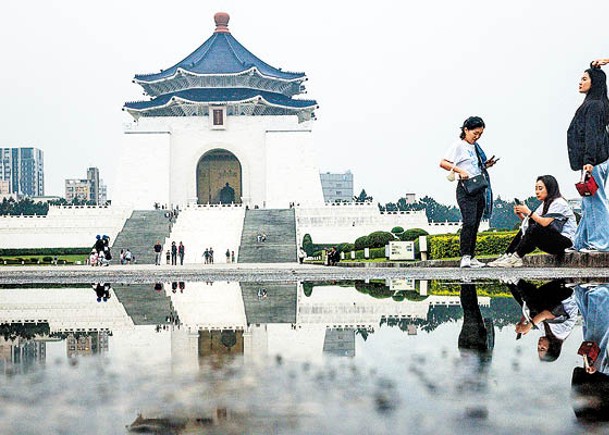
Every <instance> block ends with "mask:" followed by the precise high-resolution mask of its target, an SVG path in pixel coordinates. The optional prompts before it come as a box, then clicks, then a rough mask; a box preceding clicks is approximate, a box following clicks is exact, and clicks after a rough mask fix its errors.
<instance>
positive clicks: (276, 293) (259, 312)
mask: <svg viewBox="0 0 609 435" xmlns="http://www.w3.org/2000/svg"><path fill="white" fill-rule="evenodd" d="M240 285H241V294H242V295H243V304H244V305H245V317H246V319H247V323H248V324H249V325H251V324H258V323H296V295H297V289H296V284H281V283H251V282H247V283H243V282H242V283H241V284H240ZM261 289H265V290H266V294H267V296H266V298H258V290H261Z"/></svg>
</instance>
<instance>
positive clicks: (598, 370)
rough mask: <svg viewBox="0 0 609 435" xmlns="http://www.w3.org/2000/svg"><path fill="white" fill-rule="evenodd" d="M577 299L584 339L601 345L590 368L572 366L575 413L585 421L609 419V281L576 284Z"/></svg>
mask: <svg viewBox="0 0 609 435" xmlns="http://www.w3.org/2000/svg"><path fill="white" fill-rule="evenodd" d="M575 300H576V301H577V305H578V307H579V309H580V311H581V313H582V317H583V333H584V340H586V341H594V342H595V343H596V344H598V346H599V347H600V350H601V351H600V353H599V356H598V358H597V360H596V361H595V362H594V364H593V365H592V366H590V367H589V368H588V369H584V368H581V367H576V368H575V369H573V377H572V379H571V388H572V391H573V396H574V399H575V400H574V401H573V408H574V410H575V415H576V416H577V418H578V419H580V420H585V421H608V420H609V376H608V375H609V358H607V357H608V344H609V284H600V285H597V286H594V287H588V286H576V287H575Z"/></svg>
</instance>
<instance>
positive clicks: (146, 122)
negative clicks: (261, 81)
mask: <svg viewBox="0 0 609 435" xmlns="http://www.w3.org/2000/svg"><path fill="white" fill-rule="evenodd" d="M310 140H311V123H310V122H304V123H300V124H299V123H298V119H297V117H296V116H228V117H226V124H225V125H224V128H223V129H217V128H212V126H211V125H210V120H209V117H199V116H193V117H151V118H140V119H139V121H138V122H136V123H133V124H130V125H129V127H127V128H126V129H125V134H124V140H123V146H122V151H121V153H122V154H121V158H120V163H119V167H118V176H117V184H116V188H115V190H116V192H115V194H114V195H113V204H114V205H117V206H119V207H121V206H126V207H130V208H133V209H151V208H152V207H153V205H154V203H159V204H166V205H169V206H172V205H173V206H176V205H179V206H184V205H186V204H188V203H193V202H196V201H197V165H198V163H199V160H200V159H201V157H202V156H203V155H205V154H206V153H207V152H209V151H212V150H226V151H229V152H230V153H232V154H233V155H234V156H235V157H236V158H237V159H238V161H239V163H240V164H241V183H242V198H241V200H242V203H243V204H244V205H248V206H250V207H254V206H255V205H257V206H259V207H261V208H288V207H289V204H290V203H299V204H302V205H304V204H308V205H312V206H319V205H321V204H323V195H322V190H321V182H320V180H319V170H318V168H317V163H316V159H315V158H314V156H313V154H312V151H311V146H310Z"/></svg>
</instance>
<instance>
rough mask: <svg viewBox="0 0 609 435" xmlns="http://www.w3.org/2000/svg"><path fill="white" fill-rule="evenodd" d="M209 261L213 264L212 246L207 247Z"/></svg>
mask: <svg viewBox="0 0 609 435" xmlns="http://www.w3.org/2000/svg"><path fill="white" fill-rule="evenodd" d="M209 262H210V263H211V264H214V248H209Z"/></svg>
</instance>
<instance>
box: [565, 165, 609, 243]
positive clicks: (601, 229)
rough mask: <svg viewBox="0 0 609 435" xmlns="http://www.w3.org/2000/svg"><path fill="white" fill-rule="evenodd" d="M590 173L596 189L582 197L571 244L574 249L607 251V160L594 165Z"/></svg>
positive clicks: (608, 234)
mask: <svg viewBox="0 0 609 435" xmlns="http://www.w3.org/2000/svg"><path fill="white" fill-rule="evenodd" d="M592 175H593V176H594V179H595V180H596V184H598V190H597V191H596V193H595V194H594V195H593V196H585V197H583V198H582V218H581V220H580V221H579V226H578V227H577V232H576V233H575V240H574V242H573V246H574V247H575V249H581V248H596V249H598V250H599V251H609V202H608V201H607V192H606V191H605V186H606V184H607V178H608V176H609V160H608V161H606V162H604V163H601V164H600V165H596V166H595V167H594V169H593V170H592Z"/></svg>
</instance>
